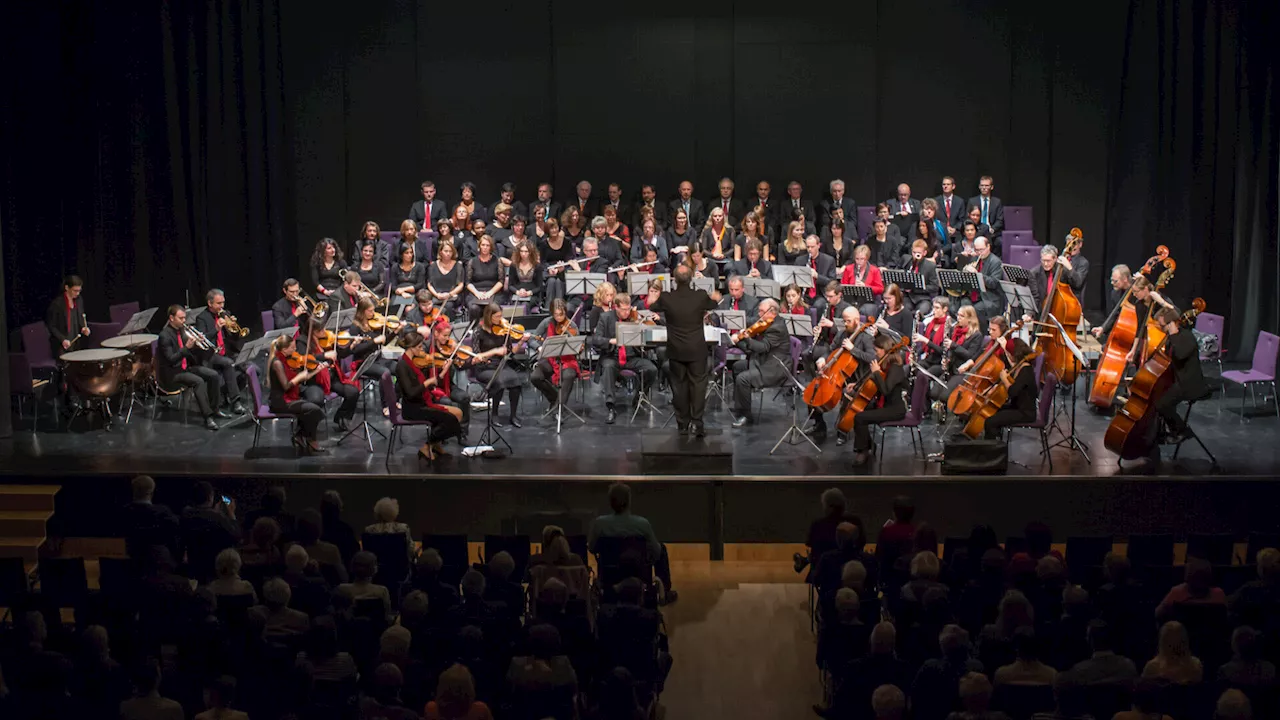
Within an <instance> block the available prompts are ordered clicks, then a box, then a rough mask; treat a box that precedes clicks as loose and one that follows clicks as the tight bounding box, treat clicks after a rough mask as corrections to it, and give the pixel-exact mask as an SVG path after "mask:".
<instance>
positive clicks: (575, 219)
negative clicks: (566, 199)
mask: <svg viewBox="0 0 1280 720" xmlns="http://www.w3.org/2000/svg"><path fill="white" fill-rule="evenodd" d="M560 229H561V230H563V231H564V238H565V240H568V241H569V242H570V243H573V246H574V248H577V249H578V250H581V249H582V236H583V235H585V234H586V232H587V220H586V218H584V217H582V213H581V212H580V211H579V210H578V206H577V205H570V206H569V207H568V208H566V209H565V211H564V212H562V213H560Z"/></svg>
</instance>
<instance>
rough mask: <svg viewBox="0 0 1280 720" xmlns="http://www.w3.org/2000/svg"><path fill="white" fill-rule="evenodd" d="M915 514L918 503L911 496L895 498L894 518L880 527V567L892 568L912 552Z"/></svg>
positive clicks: (878, 539) (878, 541)
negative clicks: (901, 558)
mask: <svg viewBox="0 0 1280 720" xmlns="http://www.w3.org/2000/svg"><path fill="white" fill-rule="evenodd" d="M915 516H916V505H915V502H913V501H912V500H911V498H909V497H907V496H906V495H899V496H897V497H895V498H894V499H893V519H892V520H890V521H889V522H887V523H885V524H884V527H882V528H880V537H879V538H877V539H876V562H877V563H878V564H879V565H880V567H882V568H891V567H893V566H894V563H896V562H897V560H898V558H899V557H901V556H903V555H906V554H908V553H910V551H911V543H912V540H914V539H915V535H916V526H915V523H914V522H913V520H914V519H915ZM810 532H812V530H811V531H810Z"/></svg>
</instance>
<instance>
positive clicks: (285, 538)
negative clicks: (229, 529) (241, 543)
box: [244, 485, 296, 562]
mask: <svg viewBox="0 0 1280 720" xmlns="http://www.w3.org/2000/svg"><path fill="white" fill-rule="evenodd" d="M286 501H287V497H286V496H285V492H284V488H283V487H280V486H279V485H273V486H271V487H269V488H267V492H266V494H264V495H263V496H262V507H260V508H258V509H257V510H251V511H249V512H248V513H246V514H245V516H244V529H245V531H246V532H248V531H251V530H252V529H253V526H254V524H256V523H257V522H258V520H259V519H261V518H270V519H271V520H273V521H275V524H276V527H278V528H279V529H280V541H281V542H290V541H292V540H293V530H294V525H295V524H296V519H295V518H294V516H293V513H291V512H289V511H288V510H285V509H284V505H285V502H286ZM246 562H247V561H246Z"/></svg>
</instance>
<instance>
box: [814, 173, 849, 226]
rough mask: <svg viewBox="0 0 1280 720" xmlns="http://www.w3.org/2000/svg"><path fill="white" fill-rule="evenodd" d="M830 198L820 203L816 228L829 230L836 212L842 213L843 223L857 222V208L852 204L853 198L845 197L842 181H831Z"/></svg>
mask: <svg viewBox="0 0 1280 720" xmlns="http://www.w3.org/2000/svg"><path fill="white" fill-rule="evenodd" d="M830 190H831V197H829V198H827V199H826V200H823V201H822V211H821V213H819V215H818V227H820V228H830V227H831V220H832V218H833V217H835V215H836V210H843V211H844V221H845V222H846V223H848V222H852V223H854V224H855V226H856V223H857V221H858V206H857V204H856V203H854V202H853V198H848V197H845V194H844V181H843V180H840V179H838V178H837V179H835V180H832V181H831V186H830Z"/></svg>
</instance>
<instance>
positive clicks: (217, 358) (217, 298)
mask: <svg viewBox="0 0 1280 720" xmlns="http://www.w3.org/2000/svg"><path fill="white" fill-rule="evenodd" d="M204 302H205V311H204V312H202V313H200V316H199V317H197V318H196V319H195V320H194V321H193V322H192V323H191V324H192V325H193V326H195V329H196V330H198V331H200V332H201V333H202V334H203V335H204V336H205V337H206V338H208V339H209V342H210V344H211V345H212V347H211V348H210V349H209V350H206V351H204V352H203V353H202V354H203V355H204V356H205V357H204V358H203V361H202V362H201V364H202V365H204V366H205V367H208V368H212V369H213V370H214V371H215V372H217V373H218V374H219V375H221V376H222V391H223V394H225V395H226V403H227V405H228V406H230V408H231V412H232V414H234V415H243V414H244V412H245V406H244V402H243V401H242V400H241V399H240V379H239V377H238V376H237V373H236V366H235V363H233V362H232V361H231V357H230V356H231V355H234V354H235V353H236V352H238V349H239V347H238V346H239V340H240V338H241V337H243V336H244V335H247V334H248V333H247V332H243V333H242V332H238V330H239V325H238V324H236V329H237V332H233V331H232V329H231V328H230V327H229V325H228V321H229V320H231V321H234V319H235V318H233V317H231V316H230V315H228V314H227V311H226V306H227V298H226V295H225V294H223V292H222V291H221V290H219V289H218V288H213V289H212V290H210V291H209V292H207V293H205V296H204Z"/></svg>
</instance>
